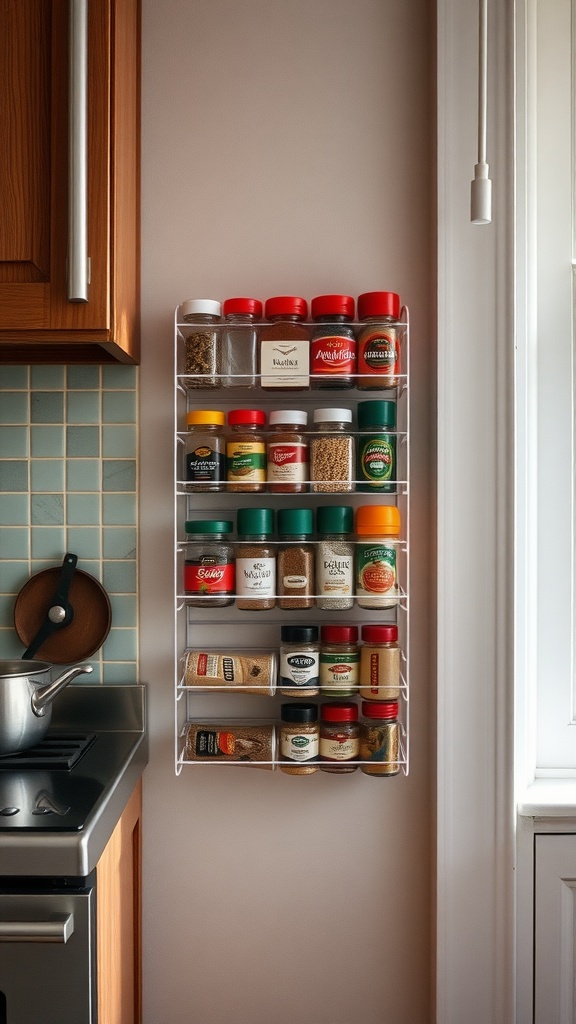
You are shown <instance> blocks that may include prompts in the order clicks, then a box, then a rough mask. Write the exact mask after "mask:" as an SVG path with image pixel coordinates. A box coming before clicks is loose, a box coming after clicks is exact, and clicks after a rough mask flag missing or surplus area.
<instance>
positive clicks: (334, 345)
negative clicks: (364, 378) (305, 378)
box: [310, 335, 356, 374]
mask: <svg viewBox="0 0 576 1024" xmlns="http://www.w3.org/2000/svg"><path fill="white" fill-rule="evenodd" d="M310 352H311V358H312V366H311V370H312V373H316V374H340V373H354V370H355V367H356V347H355V342H352V341H351V340H350V338H343V337H336V336H335V337H333V336H332V335H326V336H325V337H323V338H315V339H313V341H312V342H311V345H310Z"/></svg>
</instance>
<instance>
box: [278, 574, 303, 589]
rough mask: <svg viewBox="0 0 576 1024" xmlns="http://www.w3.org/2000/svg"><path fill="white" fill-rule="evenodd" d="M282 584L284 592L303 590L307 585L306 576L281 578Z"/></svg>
mask: <svg viewBox="0 0 576 1024" xmlns="http://www.w3.org/2000/svg"><path fill="white" fill-rule="evenodd" d="M282 584H283V586H284V589H285V590H304V589H305V588H306V586H307V584H308V577H307V576H283V577H282Z"/></svg>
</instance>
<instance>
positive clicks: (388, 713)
mask: <svg viewBox="0 0 576 1024" xmlns="http://www.w3.org/2000/svg"><path fill="white" fill-rule="evenodd" d="M362 716H363V721H362V722H361V723H360V760H361V761H362V762H365V763H363V764H361V765H360V770H361V771H363V772H364V774H365V775H380V776H386V775H398V773H399V771H400V723H399V722H398V701H397V700H387V701H362Z"/></svg>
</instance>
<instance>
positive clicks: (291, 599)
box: [277, 508, 314, 608]
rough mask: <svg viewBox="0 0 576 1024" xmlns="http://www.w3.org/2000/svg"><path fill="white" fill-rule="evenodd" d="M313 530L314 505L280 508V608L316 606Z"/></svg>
mask: <svg viewBox="0 0 576 1024" xmlns="http://www.w3.org/2000/svg"><path fill="white" fill-rule="evenodd" d="M313 530H314V524H313V514H312V509H311V508H281V509H279V511H278V536H279V538H280V541H281V543H280V545H279V547H278V564H277V578H278V594H279V597H278V607H279V608H313V607H314V596H313V595H314V547H313V545H312V544H310V543H307V541H309V539H310V537H311V536H312V534H313Z"/></svg>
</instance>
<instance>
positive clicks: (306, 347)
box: [259, 295, 310, 391]
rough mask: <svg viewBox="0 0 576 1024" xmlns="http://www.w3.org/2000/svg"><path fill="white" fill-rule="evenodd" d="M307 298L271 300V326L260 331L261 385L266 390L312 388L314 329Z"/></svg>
mask: <svg viewBox="0 0 576 1024" xmlns="http://www.w3.org/2000/svg"><path fill="white" fill-rule="evenodd" d="M307 315H308V303H307V302H306V299H302V298H300V296H298V295H275V296H274V297H273V298H271V299H267V300H266V303H265V306H264V316H265V318H266V320H269V321H270V323H268V324H263V325H262V327H261V328H260V332H259V333H260V355H259V366H260V375H261V376H260V385H261V387H262V388H264V390H265V391H274V390H275V389H277V388H289V389H290V390H291V391H306V390H307V389H308V388H309V387H310V330H309V328H308V327H306V326H305V325H304V323H303V321H305V320H306V317H307Z"/></svg>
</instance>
